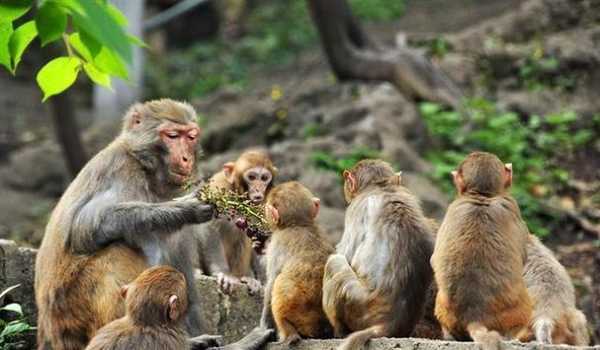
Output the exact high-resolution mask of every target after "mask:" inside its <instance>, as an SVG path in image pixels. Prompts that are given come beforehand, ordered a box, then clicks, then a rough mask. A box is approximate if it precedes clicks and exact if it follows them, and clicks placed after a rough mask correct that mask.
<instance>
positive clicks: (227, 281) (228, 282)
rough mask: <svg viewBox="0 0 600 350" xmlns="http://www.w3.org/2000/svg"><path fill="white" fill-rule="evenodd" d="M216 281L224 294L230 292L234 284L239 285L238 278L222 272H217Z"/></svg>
mask: <svg viewBox="0 0 600 350" xmlns="http://www.w3.org/2000/svg"><path fill="white" fill-rule="evenodd" d="M217 283H218V284H219V288H221V291H222V292H223V293H225V294H231V293H232V292H233V290H234V289H235V286H236V285H239V284H240V283H241V282H240V279H239V278H237V277H234V276H231V275H228V274H225V273H223V272H219V273H218V274H217Z"/></svg>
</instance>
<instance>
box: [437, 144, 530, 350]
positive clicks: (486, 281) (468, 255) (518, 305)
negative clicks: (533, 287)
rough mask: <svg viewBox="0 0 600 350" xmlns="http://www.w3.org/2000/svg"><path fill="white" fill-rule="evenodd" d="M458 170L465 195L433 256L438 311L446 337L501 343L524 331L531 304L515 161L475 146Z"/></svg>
mask: <svg viewBox="0 0 600 350" xmlns="http://www.w3.org/2000/svg"><path fill="white" fill-rule="evenodd" d="M452 174H453V177H454V183H455V185H456V189H457V191H458V195H457V198H456V199H455V200H454V201H453V202H452V203H451V204H450V206H449V208H448V210H447V211H446V215H445V217H444V220H443V222H442V224H441V226H440V229H439V230H438V234H437V237H436V243H435V250H434V253H433V256H432V257H431V264H432V266H433V270H434V275H435V281H436V283H437V287H438V293H437V297H436V303H435V315H436V317H437V318H438V320H439V321H440V324H441V326H442V330H443V332H444V335H445V337H446V338H456V339H459V340H463V339H468V338H469V337H470V338H471V339H473V340H474V341H475V342H478V343H480V344H481V345H482V346H483V348H484V349H498V348H499V343H500V340H502V337H508V338H520V337H521V336H522V335H523V332H524V331H525V330H526V327H527V324H528V323H529V320H530V318H531V310H532V304H531V300H530V298H529V295H528V293H527V290H526V287H525V282H524V279H523V266H524V264H525V259H526V256H527V253H526V249H527V240H528V236H529V232H528V229H527V226H526V225H525V223H524V222H523V220H522V218H521V213H520V211H519V206H518V204H517V203H516V201H515V200H514V199H513V198H512V197H511V196H510V194H509V193H508V190H509V188H510V186H511V184H512V166H511V165H510V164H506V165H505V164H503V163H502V162H501V161H500V159H498V157H496V156H495V155H493V154H490V153H484V152H474V153H471V154H469V155H468V156H467V157H466V159H465V160H463V162H462V163H461V164H460V165H459V167H458V170H457V171H455V172H453V173H452Z"/></svg>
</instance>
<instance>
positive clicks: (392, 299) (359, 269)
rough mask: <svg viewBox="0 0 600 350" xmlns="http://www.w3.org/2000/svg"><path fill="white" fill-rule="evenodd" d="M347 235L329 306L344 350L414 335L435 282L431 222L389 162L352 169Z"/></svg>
mask: <svg viewBox="0 0 600 350" xmlns="http://www.w3.org/2000/svg"><path fill="white" fill-rule="evenodd" d="M344 194H345V197H346V201H347V202H348V203H349V206H348V209H347V210H346V220H345V224H344V227H345V229H344V234H343V236H342V239H341V241H340V243H339V244H338V245H337V248H336V254H334V255H331V256H330V257H329V259H328V261H327V265H326V266H325V275H324V278H323V308H324V310H325V313H326V314H327V318H328V319H329V321H330V322H331V324H332V325H333V328H334V333H335V336H336V337H342V336H345V335H346V334H348V333H349V332H353V333H351V334H350V335H349V336H348V338H346V340H345V341H344V342H343V343H342V345H341V348H342V349H360V348H362V347H363V346H364V345H365V344H366V343H367V341H368V340H369V339H371V338H376V337H407V336H409V335H410V334H411V333H412V332H413V329H414V327H415V324H416V323H417V321H418V320H419V318H420V317H421V315H422V313H423V305H424V302H425V294H426V291H427V289H428V288H429V285H430V283H431V280H432V270H431V266H430V265H429V259H430V257H431V253H432V251H433V233H432V232H431V225H430V223H429V222H428V220H427V219H426V218H425V217H424V216H423V212H422V210H421V207H420V205H419V203H418V201H417V199H416V198H415V197H414V196H413V195H412V194H411V193H410V192H409V191H408V190H407V189H406V188H404V187H403V186H401V185H400V175H399V174H395V173H394V170H393V169H392V167H391V166H390V165H389V164H388V163H386V162H384V161H381V160H362V161H360V162H358V163H357V164H356V165H355V166H354V167H353V168H352V169H350V170H346V171H344Z"/></svg>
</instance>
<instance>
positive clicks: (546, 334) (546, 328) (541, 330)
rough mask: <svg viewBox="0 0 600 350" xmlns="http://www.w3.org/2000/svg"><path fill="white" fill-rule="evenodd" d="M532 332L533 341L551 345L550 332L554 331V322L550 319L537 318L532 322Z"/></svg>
mask: <svg viewBox="0 0 600 350" xmlns="http://www.w3.org/2000/svg"><path fill="white" fill-rule="evenodd" d="M532 328H533V332H534V333H535V340H536V341H538V342H540V343H544V344H552V330H553V329H554V320H552V319H551V318H550V317H539V318H537V319H536V320H535V321H534V322H533V327H532Z"/></svg>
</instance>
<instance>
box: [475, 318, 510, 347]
mask: <svg viewBox="0 0 600 350" xmlns="http://www.w3.org/2000/svg"><path fill="white" fill-rule="evenodd" d="M467 332H469V336H470V337H471V339H473V341H474V342H476V343H479V344H481V348H482V349H483V350H500V342H501V341H502V336H501V335H500V333H498V332H496V331H491V330H489V329H487V327H486V326H484V325H483V324H481V323H479V322H471V323H469V324H468V325H467Z"/></svg>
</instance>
